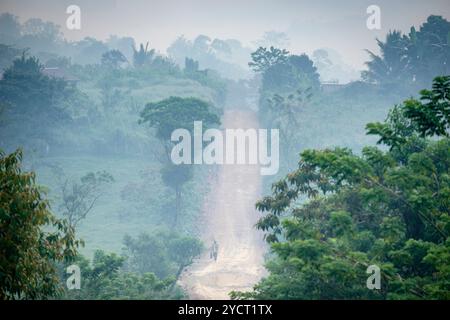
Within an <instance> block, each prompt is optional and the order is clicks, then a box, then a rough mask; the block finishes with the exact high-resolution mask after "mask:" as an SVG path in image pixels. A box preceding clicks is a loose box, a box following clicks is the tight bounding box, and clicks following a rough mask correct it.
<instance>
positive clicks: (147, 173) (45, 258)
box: [0, 12, 450, 300]
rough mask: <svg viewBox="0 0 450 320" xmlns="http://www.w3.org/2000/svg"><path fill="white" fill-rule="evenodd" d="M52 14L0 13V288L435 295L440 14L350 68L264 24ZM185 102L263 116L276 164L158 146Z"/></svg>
mask: <svg viewBox="0 0 450 320" xmlns="http://www.w3.org/2000/svg"><path fill="white" fill-rule="evenodd" d="M62 29H63V26H60V25H57V24H56V23H54V22H50V21H46V20H44V19H40V18H31V19H28V20H23V19H19V17H18V16H16V15H14V14H11V13H7V12H4V13H2V14H1V15H0V72H1V73H0V150H1V151H0V299H2V300H3V299H7V300H9V299H63V300H65V299H68V300H73V299H74V300H91V299H93V300H99V299H100V300H103V299H139V300H140V299H177V300H180V299H394V300H397V299H450V238H449V234H450V137H449V132H450V131H449V129H450V21H448V20H446V19H445V18H444V17H442V16H440V15H430V16H428V18H427V19H426V20H424V21H421V24H420V26H412V25H411V26H410V29H409V30H408V31H407V32H401V31H397V30H391V31H387V32H386V33H385V34H384V35H383V37H380V38H376V37H373V42H374V43H375V45H376V46H377V48H378V49H377V51H372V50H367V51H366V56H367V61H366V63H365V67H364V70H353V69H352V68H350V67H348V66H347V65H345V63H343V62H342V59H341V57H340V56H339V54H338V53H337V52H336V51H335V50H333V49H331V48H317V49H316V50H315V51H314V52H312V53H305V52H302V51H295V52H294V51H292V50H289V49H288V45H287V42H289V39H288V37H287V36H286V34H284V33H283V32H276V31H268V32H266V33H262V34H261V38H260V39H254V43H253V44H252V45H247V44H244V43H243V42H241V41H240V40H238V39H220V38H214V37H210V36H208V35H202V34H200V35H198V36H196V37H193V38H191V37H187V36H181V35H180V36H179V37H178V38H177V39H174V41H173V42H172V44H171V45H170V46H169V47H168V48H166V52H164V53H162V52H161V51H160V50H158V49H156V48H154V47H153V46H152V39H151V38H150V37H149V39H148V42H140V41H137V40H135V39H134V38H132V37H122V36H116V35H111V36H110V37H109V38H107V39H102V40H100V39H97V38H95V37H85V38H83V39H82V40H79V41H73V40H68V39H66V38H65V36H64V33H63V32H62ZM205 34H208V30H205ZM300 45H301V44H300ZM365 49H366V48H361V50H365ZM194 121H202V123H203V127H204V130H206V129H207V128H210V129H217V130H224V129H225V128H243V129H248V128H267V129H273V128H276V129H278V130H279V159H280V162H279V170H278V172H277V173H276V174H275V175H267V176H264V175H261V174H260V171H259V165H238V164H236V165H220V164H214V165H186V164H181V165H177V164H174V163H173V162H172V161H171V152H172V148H173V146H174V145H175V142H174V141H173V139H171V134H172V132H173V131H174V130H175V129H177V128H185V129H187V130H188V131H189V132H191V133H192V132H193V128H194V127H193V125H194ZM200 143H202V142H200ZM203 144H204V145H206V144H207V143H206V142H203ZM269 150H270V148H269ZM370 266H375V268H377V269H378V270H379V271H380V277H381V279H380V283H381V286H380V287H379V288H376V289H375V290H370V289H368V286H367V279H368V277H369V276H370V275H371V273H368V270H369V269H370V268H369V267H370ZM368 268H369V269H368ZM74 270H75V271H78V273H79V274H80V275H81V281H80V283H79V287H75V288H74V283H75V282H76V281H75V282H72V280H73V279H72V278H71V275H72V274H73V272H74ZM75 286H76V283H75Z"/></svg>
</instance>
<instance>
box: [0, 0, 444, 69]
mask: <svg viewBox="0 0 450 320" xmlns="http://www.w3.org/2000/svg"><path fill="white" fill-rule="evenodd" d="M72 4H75V5H78V6H80V8H81V20H82V29H81V30H80V31H72V30H68V29H66V27H65V25H66V23H65V21H66V19H67V17H68V15H67V14H66V8H67V7H68V6H69V5H72ZM372 4H375V5H378V6H379V7H380V8H381V26H382V29H381V30H376V31H373V30H368V29H367V28H366V20H367V17H368V14H367V13H366V9H367V7H368V6H369V5H372ZM0 12H10V13H13V14H14V15H16V16H18V17H19V18H20V20H21V21H22V22H23V21H25V20H27V19H29V18H31V17H37V18H41V19H43V20H49V21H52V22H55V23H57V24H60V25H61V26H62V27H63V28H62V31H63V32H64V34H65V37H66V38H67V39H71V40H79V39H81V38H83V37H85V36H93V37H95V38H98V39H101V40H103V39H106V38H108V37H109V35H111V34H116V35H119V36H132V37H134V38H135V39H136V41H137V42H138V43H139V42H147V41H149V42H150V44H151V46H152V47H154V48H156V49H157V50H159V51H160V52H165V50H166V48H167V47H168V46H169V45H170V44H171V43H172V42H173V41H174V40H175V39H176V38H177V37H178V36H180V35H185V36H186V37H187V38H189V39H192V38H195V37H196V36H197V35H199V34H205V35H207V36H209V37H211V38H220V39H228V38H234V39H238V40H240V41H241V42H242V43H243V44H245V45H248V46H252V42H253V41H255V40H257V39H258V38H260V37H261V36H262V34H263V33H264V32H265V31H270V30H276V31H279V32H285V33H287V35H288V36H289V38H290V39H291V44H290V46H289V48H288V49H289V50H290V51H291V52H293V53H302V52H306V53H311V52H312V51H314V50H315V49H318V48H321V47H329V48H333V49H335V50H337V51H338V52H339V53H340V54H341V55H342V56H343V57H344V61H345V62H346V63H347V64H350V65H352V66H353V67H355V68H358V69H360V68H361V67H362V66H363V63H364V61H366V60H367V54H366V53H365V52H364V49H366V48H367V49H370V50H375V51H376V49H377V46H376V42H375V38H376V37H381V38H384V35H385V34H386V32H388V31H389V30H390V29H398V30H402V31H409V28H410V26H411V25H415V26H416V27H417V26H419V25H420V24H421V23H422V22H423V21H425V19H426V17H427V16H429V15H430V14H435V15H442V16H443V17H444V18H446V19H447V20H450V1H449V0H341V1H337V0H227V1H225V0H90V1H89V0H39V1H38V0H35V1H32V0H0Z"/></svg>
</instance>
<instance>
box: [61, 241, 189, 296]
mask: <svg viewBox="0 0 450 320" xmlns="http://www.w3.org/2000/svg"><path fill="white" fill-rule="evenodd" d="M125 261H126V258H125V257H121V256H118V255H116V254H114V253H111V254H107V253H105V252H103V251H100V250H97V251H96V252H95V253H94V257H93V259H92V261H89V260H87V259H86V258H85V257H83V256H78V257H77V259H76V261H75V263H76V264H77V265H79V266H80V269H81V274H82V276H83V279H82V286H81V289H80V290H71V291H69V290H66V291H65V292H64V294H62V295H61V296H60V297H61V298H63V299H76V300H129V299H131V300H167V299H175V300H179V299H183V298H185V294H184V293H183V291H182V290H181V288H180V287H178V286H176V283H175V279H174V278H167V279H160V278H158V277H157V276H156V275H155V274H154V273H151V272H147V273H143V274H140V273H134V272H128V271H124V270H123V266H124V263H125ZM62 269H63V270H61V271H62V272H61V273H62V275H61V279H62V280H63V281H64V276H63V274H64V271H65V268H62Z"/></svg>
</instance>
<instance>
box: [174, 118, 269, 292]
mask: <svg viewBox="0 0 450 320" xmlns="http://www.w3.org/2000/svg"><path fill="white" fill-rule="evenodd" d="M223 126H224V128H243V129H246V128H258V121H257V117H256V114H255V113H254V112H253V111H237V110H228V111H225V114H224V117H223ZM260 185H261V176H260V172H259V166H257V165H223V166H221V167H220V169H219V174H218V177H217V179H216V180H215V183H214V185H213V186H212V191H211V193H210V194H209V196H208V197H207V199H206V201H205V207H204V212H203V219H205V221H204V224H205V230H204V233H203V236H202V238H203V241H204V243H205V245H206V247H207V249H206V250H205V252H204V254H203V255H202V256H201V257H200V258H199V259H198V260H197V261H195V262H194V264H193V265H191V266H190V267H189V268H187V269H186V270H185V271H184V273H183V274H182V276H181V278H180V281H179V283H180V285H181V286H183V287H184V288H185V289H186V290H187V292H188V294H189V297H190V298H191V299H228V298H229V297H228V293H229V292H230V291H233V290H239V291H247V290H250V289H251V288H252V287H253V285H254V284H256V283H257V282H258V280H259V279H260V278H261V277H262V276H263V275H264V271H265V269H264V267H263V255H264V250H265V245H264V241H263V239H262V234H261V233H260V232H258V231H257V230H256V229H255V228H254V225H255V223H256V221H257V220H258V218H259V216H260V214H259V213H258V212H257V211H256V210H255V202H256V201H257V200H258V199H259V196H260V187H261V186H260ZM214 240H215V241H216V242H217V244H218V255H217V260H216V261H215V260H214V258H211V257H210V247H211V246H212V244H213V241H214Z"/></svg>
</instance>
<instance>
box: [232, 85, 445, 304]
mask: <svg viewBox="0 0 450 320" xmlns="http://www.w3.org/2000/svg"><path fill="white" fill-rule="evenodd" d="M449 111H450V76H447V77H438V78H436V79H435V80H434V82H433V88H432V90H423V91H422V92H421V97H420V99H419V100H415V99H410V100H406V101H405V102H404V103H403V104H402V105H400V106H396V107H394V108H393V109H391V111H390V113H389V115H388V117H387V120H386V121H385V122H383V123H369V124H368V125H367V129H368V134H372V135H377V136H378V138H379V140H378V142H379V143H380V144H383V145H385V146H387V147H388V150H387V151H384V150H382V149H379V148H376V147H373V146H367V147H365V148H364V149H363V151H362V154H361V155H356V154H354V153H353V152H352V151H351V150H350V149H347V148H334V149H325V150H306V151H304V152H302V154H301V160H300V162H299V164H298V169H297V170H295V171H294V172H291V173H290V174H289V175H287V177H286V178H284V179H283V180H281V181H279V182H277V183H275V184H274V185H273V187H272V190H273V194H272V196H268V197H265V198H264V199H262V200H261V201H260V202H259V203H258V204H257V207H258V209H259V210H261V211H262V212H267V214H266V215H265V216H264V217H263V218H261V219H260V221H259V222H258V224H257V227H258V228H259V229H262V230H264V231H268V232H269V233H268V234H267V237H266V239H267V241H268V242H270V243H272V246H271V247H272V250H273V253H274V255H275V258H274V259H272V260H270V262H269V263H268V264H267V268H268V270H269V271H270V275H269V276H268V277H267V278H265V279H264V280H262V281H261V282H260V283H259V284H258V285H256V286H255V290H254V292H251V293H233V294H232V296H233V297H235V298H249V297H251V298H256V299H268V298H276V299H449V298H450V296H449V292H448V286H449V284H450V272H449V266H448V261H449V257H450V239H449V233H450V216H449V214H450V212H449V208H450V203H449V199H450V180H449V173H450V140H449V137H448V136H449V134H448V130H449V128H450V112H449ZM301 197H306V198H308V199H309V201H308V202H306V203H304V204H299V203H298V200H299V199H300V198H301ZM370 265H377V266H378V267H379V268H380V269H381V272H382V281H381V284H382V285H381V290H368V289H367V288H366V279H367V274H366V269H367V268H368V266H370Z"/></svg>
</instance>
